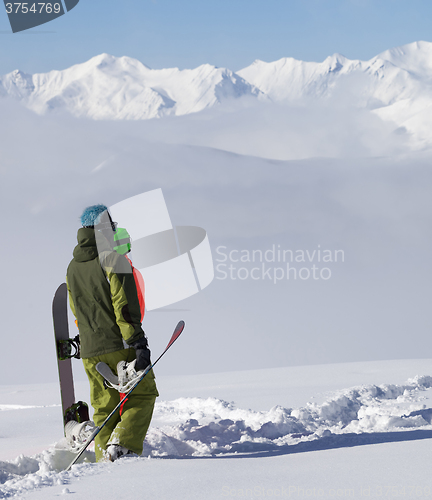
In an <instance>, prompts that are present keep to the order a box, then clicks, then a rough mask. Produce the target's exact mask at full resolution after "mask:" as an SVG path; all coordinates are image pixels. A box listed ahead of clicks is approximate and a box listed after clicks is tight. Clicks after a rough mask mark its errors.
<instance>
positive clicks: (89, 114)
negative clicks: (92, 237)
mask: <svg viewBox="0 0 432 500" xmlns="http://www.w3.org/2000/svg"><path fill="white" fill-rule="evenodd" d="M0 95H2V96H4V97H7V96H9V97H13V98H14V99H17V100H19V101H21V102H22V103H23V104H24V105H25V106H26V107H28V108H30V109H32V110H34V111H36V112H37V113H39V114H44V113H49V112H55V111H63V112H66V113H70V114H72V115H73V116H76V117H85V118H90V119H98V120H101V119H102V120H104V119H108V120H118V119H120V120H124V119H127V120H142V119H149V118H162V117H164V116H169V115H176V116H179V115H186V114H191V113H197V112H200V111H203V110H205V109H209V108H212V107H214V106H216V105H218V104H223V103H226V102H233V100H239V99H241V98H243V99H247V101H246V102H247V104H248V105H250V103H253V102H255V101H260V102H268V103H273V105H275V104H277V105H279V106H280V105H282V104H285V105H286V104H289V105H291V106H300V107H316V106H320V105H324V106H325V105H329V106H335V105H336V106H337V105H338V102H341V103H343V105H349V106H352V107H355V108H357V109H358V108H360V109H366V110H368V111H370V112H371V113H373V114H375V115H377V116H378V117H379V118H381V119H383V120H385V121H387V122H389V123H390V124H392V126H393V130H395V131H396V133H398V132H399V133H406V132H408V135H410V138H411V140H412V141H413V143H414V144H415V145H416V146H417V147H423V146H427V145H429V143H432V118H431V113H430V109H429V108H430V106H431V104H432V43H430V42H414V43H411V44H408V45H404V46H402V47H398V48H394V49H390V50H387V51H385V52H383V53H381V54H379V55H377V56H376V57H373V58H372V59H370V60H369V61H360V60H350V59H347V58H346V57H344V56H342V55H340V54H334V55H333V56H329V57H327V58H326V59H325V60H324V61H323V62H320V63H318V62H305V61H299V60H296V59H293V58H289V57H287V58H283V59H280V60H278V61H274V62H269V63H267V62H263V61H259V60H256V61H255V62H254V63H253V64H251V65H250V66H248V67H246V68H244V69H242V70H240V71H237V72H236V73H235V72H233V71H231V70H229V69H226V68H216V67H214V66H211V65H209V64H204V65H202V66H199V67H198V68H195V69H185V70H179V69H177V68H170V69H160V70H153V69H150V68H148V67H147V66H145V65H144V64H142V63H141V62H139V61H137V60H136V59H132V58H129V57H114V56H111V55H108V54H101V55H99V56H96V57H93V58H92V59H90V60H89V61H87V62H85V63H82V64H77V65H75V66H72V67H70V68H68V69H65V70H62V71H50V72H49V73H40V74H34V75H30V74H26V73H23V72H22V71H20V70H16V71H13V72H12V73H9V74H7V75H5V76H3V77H1V78H0Z"/></svg>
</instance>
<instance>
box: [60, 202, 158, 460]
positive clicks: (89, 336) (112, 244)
mask: <svg viewBox="0 0 432 500" xmlns="http://www.w3.org/2000/svg"><path fill="white" fill-rule="evenodd" d="M81 224H82V227H81V228H80V229H79V230H78V245H77V246H76V247H75V249H74V251H73V259H72V261H71V262H70V264H69V266H68V269H67V276H66V281H67V286H68V291H69V303H70V307H71V309H72V312H73V314H74V315H75V317H76V320H77V326H78V329H79V335H80V343H81V358H82V360H83V364H84V368H85V371H86V373H87V376H88V379H89V382H90V396H91V404H92V406H93V408H94V415H93V420H94V423H95V424H96V425H97V426H100V425H101V424H102V422H103V421H104V420H105V419H106V417H107V416H108V415H109V414H110V413H111V411H112V410H113V409H114V408H115V406H116V405H117V404H118V403H119V401H120V398H121V393H119V392H118V391H117V390H115V389H106V388H105V387H104V379H103V377H102V376H101V375H100V374H99V373H98V372H97V370H96V365H97V363H99V362H104V363H106V364H107V365H108V366H109V367H110V368H111V370H112V371H113V372H114V373H117V374H118V375H120V373H119V370H120V369H121V368H122V367H123V368H124V371H123V377H124V374H125V373H127V374H129V375H130V374H131V373H133V374H136V372H139V371H140V370H144V369H145V368H146V367H147V366H148V365H149V364H150V363H151V361H150V350H149V348H148V341H147V337H146V335H145V333H144V331H143V329H142V326H141V322H142V318H143V313H144V310H143V308H144V300H143V294H142V293H140V288H141V287H139V286H137V280H136V277H137V273H136V270H134V268H133V266H132V265H131V262H130V260H129V259H128V258H127V257H126V255H125V254H126V253H127V252H128V251H129V250H130V239H129V241H128V234H127V232H126V231H125V230H124V229H119V230H118V229H117V224H116V223H115V222H113V221H112V219H111V216H110V214H109V211H108V209H107V207H106V206H105V205H93V206H90V207H87V208H86V209H85V210H84V212H83V214H82V216H81ZM134 271H135V272H134ZM140 303H141V305H140ZM158 395H159V394H158V391H157V388H156V383H155V378H154V374H153V371H151V372H150V373H149V374H148V375H147V376H146V377H145V378H144V379H143V380H142V382H141V383H140V384H139V385H138V386H137V388H136V389H135V391H134V392H133V394H132V395H131V396H130V397H129V398H128V400H126V402H125V403H124V404H123V405H122V407H121V409H120V412H119V413H118V414H116V415H115V417H113V418H112V419H110V420H109V422H108V424H107V425H106V426H105V427H104V428H103V429H102V430H101V432H100V433H99V434H98V435H97V436H96V438H95V454H96V460H97V461H103V460H111V461H114V460H116V459H117V458H119V457H121V456H123V455H130V454H137V455H141V453H142V449H143V442H144V438H145V435H146V433H147V430H148V427H149V425H150V421H151V418H152V414H153V408H154V404H155V400H156V397H157V396H158Z"/></svg>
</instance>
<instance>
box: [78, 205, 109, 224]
mask: <svg viewBox="0 0 432 500" xmlns="http://www.w3.org/2000/svg"><path fill="white" fill-rule="evenodd" d="M105 210H108V208H107V207H106V206H105V205H92V206H91V207H87V208H86V209H85V210H84V212H83V213H82V215H81V224H82V226H83V227H87V226H94V225H95V224H97V223H98V222H99V221H98V218H99V215H100V214H101V213H103V212H105Z"/></svg>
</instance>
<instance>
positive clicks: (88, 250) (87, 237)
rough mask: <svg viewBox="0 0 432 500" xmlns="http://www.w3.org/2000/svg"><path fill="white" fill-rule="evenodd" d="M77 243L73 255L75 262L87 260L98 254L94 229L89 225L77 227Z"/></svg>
mask: <svg viewBox="0 0 432 500" xmlns="http://www.w3.org/2000/svg"><path fill="white" fill-rule="evenodd" d="M77 239H78V245H77V246H76V247H75V248H74V251H73V256H74V259H75V260H76V261H77V262H87V261H89V260H93V259H95V258H96V257H97V256H98V249H97V246H96V236H95V230H94V229H93V228H90V227H82V228H81V229H78V235H77Z"/></svg>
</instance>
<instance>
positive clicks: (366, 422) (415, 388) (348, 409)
mask: <svg viewBox="0 0 432 500" xmlns="http://www.w3.org/2000/svg"><path fill="white" fill-rule="evenodd" d="M431 387H432V377H430V376H422V377H419V376H417V377H415V378H414V379H410V380H408V381H407V383H406V384H405V385H382V386H375V385H370V386H360V387H354V388H350V389H345V390H342V391H340V392H338V393H336V394H334V395H332V396H331V397H330V398H329V399H327V400H326V401H325V402H324V403H323V404H321V405H317V404H315V403H309V404H308V405H307V406H306V407H304V408H297V409H292V408H283V407H281V406H275V407H273V408H271V409H270V410H269V411H261V412H257V411H253V410H244V409H238V408H236V407H235V405H234V404H233V403H228V402H226V401H221V400H219V399H215V398H208V399H201V398H180V399H176V400H174V401H169V402H161V403H157V405H156V408H155V416H156V417H157V418H158V420H159V421H164V420H166V421H167V423H168V425H166V426H163V427H160V428H152V429H151V430H150V431H149V433H148V435H147V438H146V443H145V449H144V454H146V455H148V456H153V457H163V456H177V457H178V456H188V455H189V456H205V455H215V454H220V453H233V452H236V453H241V452H248V453H249V452H253V451H262V450H271V449H278V448H280V447H283V446H290V445H293V444H297V443H299V442H302V441H307V442H311V441H316V440H320V439H321V438H323V437H325V438H329V437H330V436H331V435H341V434H353V433H354V434H361V433H370V434H372V433H382V432H394V431H400V430H406V429H418V428H428V429H431V428H432V427H431V425H430V424H431V419H432V409H426V408H425V405H424V404H422V403H421V400H422V397H424V396H422V394H424V392H425V391H427V390H428V389H430V388H431ZM175 419H177V420H180V421H181V423H178V424H176V425H169V424H170V423H171V421H173V420H175ZM339 442H340V439H339Z"/></svg>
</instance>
